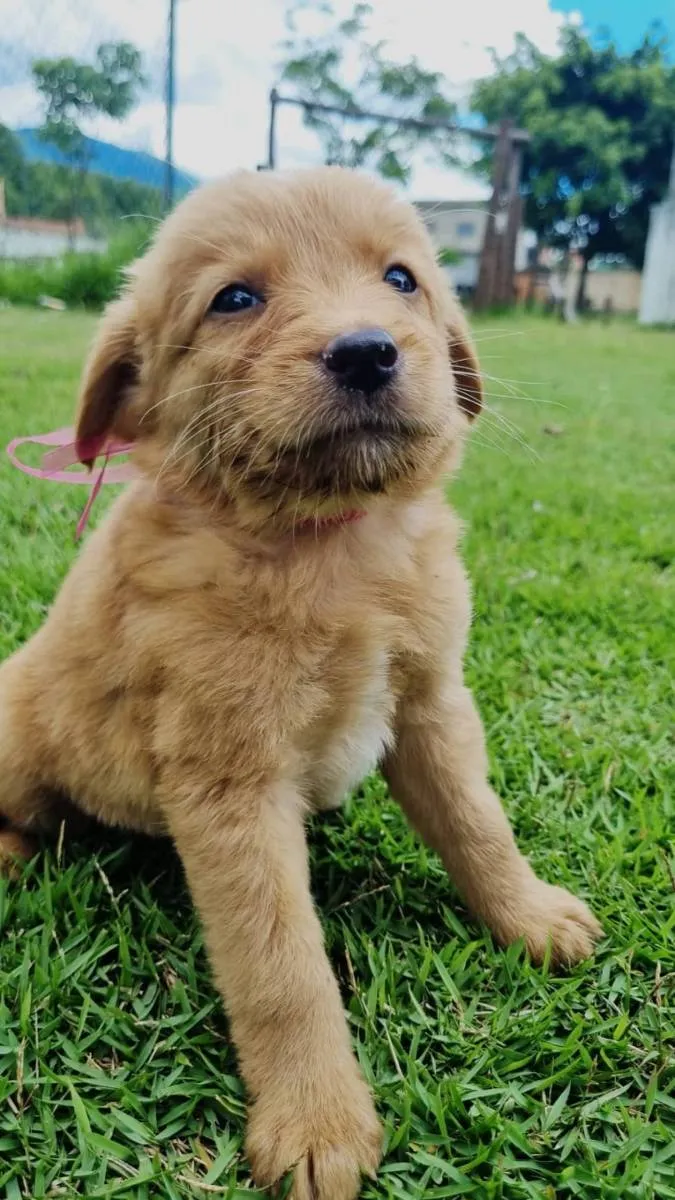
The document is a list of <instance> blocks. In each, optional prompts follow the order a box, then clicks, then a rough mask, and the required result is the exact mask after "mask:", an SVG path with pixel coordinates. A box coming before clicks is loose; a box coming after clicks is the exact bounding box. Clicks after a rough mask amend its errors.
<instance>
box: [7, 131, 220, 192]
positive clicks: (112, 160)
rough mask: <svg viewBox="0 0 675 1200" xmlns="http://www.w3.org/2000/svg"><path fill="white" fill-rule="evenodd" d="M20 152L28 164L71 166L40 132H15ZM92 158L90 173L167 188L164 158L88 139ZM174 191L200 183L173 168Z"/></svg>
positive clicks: (184, 172) (146, 185) (88, 150)
mask: <svg viewBox="0 0 675 1200" xmlns="http://www.w3.org/2000/svg"><path fill="white" fill-rule="evenodd" d="M14 134H15V137H16V138H17V140H18V142H19V144H20V147H21V152H22V154H23V157H24V159H25V160H26V161H27V162H40V163H51V164H53V165H56V166H68V160H67V158H66V157H65V155H64V154H62V152H61V151H60V150H59V149H58V148H57V147H56V146H53V145H51V143H49V142H43V141H42V140H41V138H40V137H39V134H38V130H37V129H16V130H14ZM85 143H86V147H87V153H88V157H89V170H90V171H93V172H95V173H96V174H99V175H106V176H108V177H109V178H111V179H124V180H131V181H132V182H134V183H138V184H142V185H143V186H144V187H153V188H162V187H163V186H164V171H165V164H164V162H163V161H162V159H161V158H155V157H154V155H152V154H146V153H144V151H142V150H128V149H125V148H124V147H123V146H115V145H113V144H112V143H111V142H102V141H99V139H98V138H85ZM174 181H175V190H176V193H177V194H178V195H181V194H182V193H184V192H188V191H190V189H191V188H193V187H195V185H196V184H197V183H198V180H197V178H196V177H195V176H194V175H188V173H187V172H186V171H181V170H179V169H178V168H176V167H174Z"/></svg>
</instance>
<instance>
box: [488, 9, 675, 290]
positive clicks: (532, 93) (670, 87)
mask: <svg viewBox="0 0 675 1200" xmlns="http://www.w3.org/2000/svg"><path fill="white" fill-rule="evenodd" d="M666 51H667V45H666V42H665V40H664V39H663V38H662V37H661V36H660V34H659V31H658V29H656V28H654V29H652V30H650V31H649V32H648V33H647V35H646V36H645V37H644V39H643V41H642V43H641V44H640V45H639V46H638V48H637V49H636V50H634V51H633V52H632V53H630V54H621V53H620V52H619V50H618V49H617V47H616V45H615V44H614V43H613V42H612V41H611V40H609V39H605V40H604V41H603V42H602V43H601V44H599V45H595V44H593V43H592V42H591V41H590V40H589V38H588V37H587V36H586V35H585V34H584V33H583V32H582V31H581V30H579V29H578V28H575V27H574V26H568V27H567V28H566V29H565V30H564V32H563V35H562V39H561V44H560V53H559V54H558V55H557V56H556V57H549V56H547V55H545V54H542V52H541V51H540V50H538V49H537V47H536V46H534V45H533V44H532V42H530V41H529V40H528V39H527V38H526V37H524V36H523V35H520V36H519V38H518V39H517V44H516V48H515V51H514V53H513V54H511V55H509V56H508V57H507V58H503V59H500V58H498V57H497V56H495V58H494V68H495V69H494V74H492V75H490V76H489V77H488V78H486V79H482V80H480V81H479V82H478V83H477V84H476V86H475V88H474V92H473V96H472V108H473V109H474V111H475V112H477V113H480V114H481V116H483V117H484V118H485V120H486V121H488V122H496V121H499V120H501V119H503V118H504V117H505V116H508V117H511V118H513V120H514V121H515V122H516V123H517V124H518V125H519V126H522V127H523V128H525V129H526V130H527V131H528V132H529V133H530V135H531V139H532V140H531V142H530V144H529V146H528V147H527V148H526V151H525V159H524V166H523V190H524V194H525V200H526V206H525V220H526V223H527V225H528V226H529V227H530V228H532V229H534V230H535V231H536V232H537V234H538V235H539V237H540V239H541V240H542V241H544V242H546V243H547V244H549V245H557V246H560V247H563V248H565V249H570V248H574V249H578V250H579V251H580V253H581V255H582V257H583V260H584V271H583V273H582V277H581V284H580V296H579V299H580V300H582V299H583V290H584V282H585V276H586V271H587V269H588V264H589V262H590V261H591V259H592V258H593V257H594V255H596V254H603V255H607V254H617V255H622V256H625V257H627V258H628V259H629V260H630V262H632V263H633V264H634V265H635V266H637V267H641V265H642V262H643V259H644V251H645V242H646V238H647V232H648V227H649V210H650V208H651V206H652V204H654V203H656V202H657V201H658V200H659V199H660V198H661V197H662V196H663V193H664V191H665V188H666V186H667V182H668V170H669V163H670V157H671V150H672V144H673V132H674V130H675V70H674V69H673V68H672V67H671V66H670V65H669V63H668V60H667V56H666ZM486 165H487V164H486Z"/></svg>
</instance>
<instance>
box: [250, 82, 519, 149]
mask: <svg viewBox="0 0 675 1200" xmlns="http://www.w3.org/2000/svg"><path fill="white" fill-rule="evenodd" d="M270 101H271V103H272V104H273V105H276V104H291V105H294V106H295V107H296V108H304V109H305V111H306V112H324V113H334V114H336V115H337V116H342V117H349V118H350V120H354V121H380V122H382V123H385V122H386V123H388V124H390V125H391V124H393V125H402V126H403V127H404V129H445V130H446V132H448V133H463V134H466V135H467V136H468V137H472V138H476V139H477V140H478V141H481V142H496V141H497V138H498V137H499V127H498V126H495V125H486V126H483V127H482V128H477V129H474V128H472V127H471V126H470V125H458V124H456V123H455V122H453V121H434V120H424V119H423V118H421V117H397V116H395V115H393V114H392V113H376V112H366V111H365V109H362V108H341V107H340V106H339V105H338V104H322V103H319V101H318V100H317V101H314V100H299V99H297V97H295V96H282V95H281V94H280V93H279V92H277V90H276V88H273V89H272V91H271V92H270ZM511 140H512V141H513V142H514V144H516V145H526V144H527V143H528V142H529V141H530V135H529V133H527V132H526V131H525V130H524V129H513V130H512V131H511Z"/></svg>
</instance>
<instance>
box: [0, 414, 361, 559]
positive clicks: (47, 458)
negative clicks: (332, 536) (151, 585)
mask: <svg viewBox="0 0 675 1200" xmlns="http://www.w3.org/2000/svg"><path fill="white" fill-rule="evenodd" d="M27 443H29V444H32V445H37V446H53V447H55V448H54V449H53V450H49V451H48V452H47V453H46V454H45V455H43V458H42V464H41V466H39V467H29V466H28V465H27V464H26V463H24V462H22V461H21V459H20V458H19V456H18V455H17V453H16V452H17V449H18V448H19V446H24V445H26V444H27ZM132 449H133V445H132V444H131V443H130V442H120V441H117V440H115V439H114V438H113V439H110V440H109V441H107V442H105V443H104V444H103V445H101V444H100V442H99V441H98V440H97V441H96V443H94V442H93V441H92V443H91V444H89V443H82V442H80V443H79V444H77V443H76V439H75V430H74V429H72V428H70V427H69V426H64V427H63V428H62V429H54V430H53V431H52V432H51V433H40V434H34V435H33V436H32V437H20V438H14V440H13V441H11V442H10V443H9V445H8V447H7V453H8V455H9V457H10V459H11V461H12V462H13V464H14V466H15V467H18V469H19V470H20V471H23V473H24V475H32V476H34V477H35V478H36V479H50V480H51V481H52V482H53V483H84V484H87V485H88V486H89V488H90V491H89V495H88V497H87V502H86V504H85V506H84V508H83V510H82V513H81V514H80V518H79V520H78V522H77V526H76V529H75V541H78V540H79V539H80V538H81V537H82V534H83V533H84V530H85V528H86V526H87V522H88V520H89V515H90V513H91V510H92V507H93V504H94V501H95V499H96V497H97V496H98V494H99V492H100V490H101V487H102V486H103V484H104V483H128V482H129V481H130V480H132V479H135V478H136V472H135V470H134V467H133V465H132V464H131V463H130V462H125V463H121V464H120V465H119V466H116V467H111V466H110V465H109V464H110V459H111V458H117V456H118V455H120V454H129V453H130V451H131V450H132ZM96 458H103V463H102V465H101V466H100V468H99V470H98V472H97V473H96V474H95V475H94V476H93V477H92V472H91V471H90V470H89V468H87V469H85V470H83V471H69V470H67V468H68V467H74V466H77V465H78V464H80V465H84V464H85V463H86V462H88V461H90V460H91V461H93V460H94V459H96ZM365 515H366V514H365V512H363V511H361V510H360V509H350V510H349V511H347V512H344V513H336V514H335V515H334V516H330V517H307V518H305V519H303V520H302V521H298V522H297V524H296V525H295V527H294V532H295V533H298V532H300V533H312V532H314V533H321V532H322V531H324V530H327V529H338V528H341V527H342V526H344V525H353V524H354V522H356V521H360V520H361V519H362V518H363V517H365Z"/></svg>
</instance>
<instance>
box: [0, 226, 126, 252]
mask: <svg viewBox="0 0 675 1200" xmlns="http://www.w3.org/2000/svg"><path fill="white" fill-rule="evenodd" d="M105 247H106V243H105V242H104V241H102V240H101V239H99V238H92V237H89V236H88V235H87V234H86V233H78V234H76V235H75V238H74V240H73V244H72V246H71V245H69V243H68V234H67V231H65V230H64V231H63V232H61V231H58V232H57V231H54V230H43V229H40V230H36V229H20V228H16V227H15V226H13V225H6V224H3V223H2V222H0V258H12V259H30V258H33V259H40V258H59V257H60V256H61V255H62V254H65V253H66V251H68V250H75V251H76V252H77V253H80V254H81V253H84V252H85V251H89V252H92V253H95V254H100V253H102V252H103V251H104V250H105Z"/></svg>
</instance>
